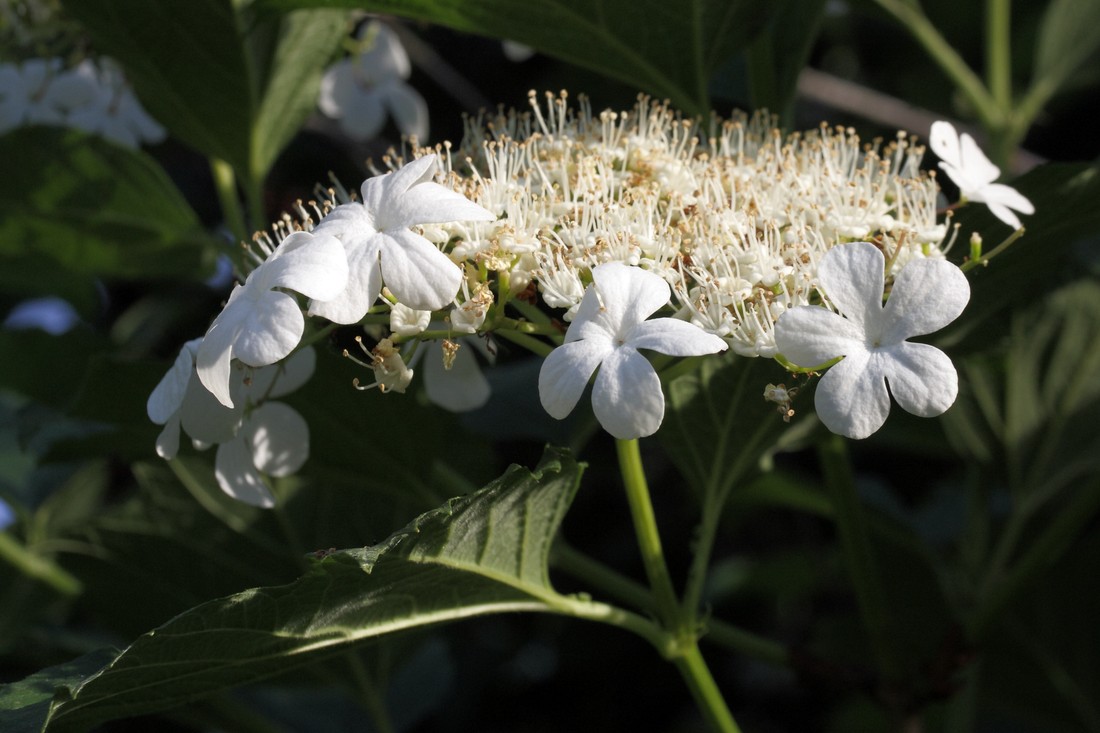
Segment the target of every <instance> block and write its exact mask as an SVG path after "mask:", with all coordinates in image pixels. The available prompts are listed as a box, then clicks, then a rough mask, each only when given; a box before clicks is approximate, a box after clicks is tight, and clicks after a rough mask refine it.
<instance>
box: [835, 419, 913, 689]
mask: <svg viewBox="0 0 1100 733" xmlns="http://www.w3.org/2000/svg"><path fill="white" fill-rule="evenodd" d="M819 455H820V458H821V467H822V469H823V471H824V474H825V483H826V484H827V485H828V487H829V489H830V491H831V493H832V495H833V503H834V504H835V508H836V523H837V532H838V533H839V535H840V545H841V550H842V551H843V553H844V561H845V565H846V566H847V569H848V575H849V576H850V578H851V581H852V586H853V588H854V590H855V594H856V603H857V604H858V606H859V611H860V615H861V616H862V617H863V623H864V625H865V626H866V627H867V635H868V636H869V637H870V641H871V649H872V652H873V653H874V656H875V662H876V665H877V667H878V670H879V673H880V674H881V676H882V679H883V681H884V682H885V683H886V684H888V685H893V684H897V683H900V682H901V680H903V679H904V668H903V667H902V665H901V662H900V660H899V659H898V657H897V655H896V654H895V649H894V645H893V643H892V633H891V628H890V615H889V608H888V605H887V603H886V597H885V594H884V592H883V587H882V576H881V575H880V574H879V571H878V565H877V563H876V562H875V554H874V550H873V548H872V547H871V532H870V527H869V525H868V522H867V517H866V516H865V515H864V512H863V505H862V504H861V503H860V500H859V495H858V494H857V492H856V486H855V479H854V477H853V476H852V467H851V464H850V463H849V460H848V451H847V447H846V445H845V443H844V438H842V437H840V436H839V435H830V436H829V438H828V439H827V440H825V441H824V442H823V443H822V444H821V446H820V449H819Z"/></svg>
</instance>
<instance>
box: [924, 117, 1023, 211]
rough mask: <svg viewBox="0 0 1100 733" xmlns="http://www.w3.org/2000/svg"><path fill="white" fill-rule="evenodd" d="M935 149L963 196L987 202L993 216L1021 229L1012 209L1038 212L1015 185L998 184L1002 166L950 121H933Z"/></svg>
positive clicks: (929, 138) (933, 145)
mask: <svg viewBox="0 0 1100 733" xmlns="http://www.w3.org/2000/svg"><path fill="white" fill-rule="evenodd" d="M928 143H929V145H930V146H931V147H932V152H934V153H935V154H936V155H938V156H939V157H940V168H943V170H944V172H946V173H947V175H948V176H949V177H950V178H951V180H952V181H954V182H955V185H956V186H958V187H959V195H960V196H962V197H963V198H964V199H966V200H968V201H977V202H979V203H984V204H985V205H986V206H988V207H989V211H990V212H991V213H992V214H993V216H995V217H997V218H998V219H1000V220H1001V221H1003V222H1004V223H1005V224H1008V225H1009V226H1010V227H1012V228H1013V229H1019V228H1020V226H1021V225H1020V219H1019V218H1018V217H1017V216H1016V215H1015V214H1013V213H1012V209H1015V210H1016V211H1019V212H1021V213H1024V214H1034V213H1035V207H1034V206H1033V205H1032V204H1031V202H1030V201H1028V200H1027V198H1026V197H1024V195H1023V194H1021V193H1020V192H1018V191H1017V190H1016V189H1014V188H1012V187H1011V186H1006V185H1004V184H1002V183H994V181H996V180H997V179H998V178H999V177H1000V175H1001V169H1000V168H998V167H997V166H995V165H993V163H992V162H991V161H990V160H989V158H987V157H985V153H983V152H982V149H981V148H979V147H978V143H976V142H974V138H972V137H970V135H968V134H966V133H965V132H964V133H963V134H962V135H960V134H959V133H958V132H957V131H956V130H955V127H954V125H952V124H951V123H950V122H944V121H943V120H940V121H939V122H933V123H932V131H931V133H930V134H929V136H928Z"/></svg>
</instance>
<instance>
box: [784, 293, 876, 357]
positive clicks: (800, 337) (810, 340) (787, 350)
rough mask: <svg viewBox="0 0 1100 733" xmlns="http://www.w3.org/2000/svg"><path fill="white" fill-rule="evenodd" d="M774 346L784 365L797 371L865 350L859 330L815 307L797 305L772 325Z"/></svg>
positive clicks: (848, 322)
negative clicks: (789, 364)
mask: <svg viewBox="0 0 1100 733" xmlns="http://www.w3.org/2000/svg"><path fill="white" fill-rule="evenodd" d="M775 345H776V348H778V349H779V353H780V354H782V355H783V357H784V358H785V359H786V360H787V361H789V362H791V363H792V364H795V365H797V366H801V367H815V366H818V365H820V364H824V363H825V362H827V361H830V360H832V359H835V358H836V357H838V356H847V355H849V354H855V353H861V352H864V351H866V350H867V344H866V337H865V336H864V334H863V331H862V329H860V328H859V326H857V325H856V324H855V323H853V322H852V321H849V320H848V319H847V318H843V317H841V316H839V315H837V314H836V313H833V312H832V311H830V310H827V309H825V308H822V307H820V306H816V305H801V306H798V307H796V308H792V309H791V310H789V311H787V312H785V313H784V314H783V315H781V316H780V317H779V320H778V321H777V322H776V324H775Z"/></svg>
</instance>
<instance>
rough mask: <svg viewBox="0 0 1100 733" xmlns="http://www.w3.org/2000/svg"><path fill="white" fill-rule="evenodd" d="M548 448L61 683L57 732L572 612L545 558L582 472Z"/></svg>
mask: <svg viewBox="0 0 1100 733" xmlns="http://www.w3.org/2000/svg"><path fill="white" fill-rule="evenodd" d="M581 470H582V469H581V466H579V465H578V464H577V463H576V462H575V461H574V460H573V459H572V458H571V457H570V456H569V455H567V454H565V453H561V452H558V451H555V450H548V451H547V453H546V454H545V455H544V457H543V460H542V462H541V463H540V464H539V466H538V467H537V468H536V469H535V471H534V472H529V471H527V470H525V469H522V468H519V467H515V466H513V467H512V468H511V469H509V470H508V471H507V472H506V473H505V475H504V476H503V477H501V478H500V479H498V480H496V481H494V482H492V483H491V484H490V485H488V486H487V487H485V488H484V489H482V490H480V491H478V492H476V493H474V494H471V495H468V496H465V497H460V498H457V499H453V500H451V501H449V502H448V503H447V504H446V505H444V506H443V507H441V508H439V509H436V510H434V511H431V512H428V513H427V514H424V515H422V516H420V517H419V518H417V519H416V520H415V521H413V522H412V523H411V524H410V525H409V526H407V527H406V528H405V529H403V530H401V531H400V532H397V533H395V534H394V535H392V536H391V537H390V538H389V539H388V540H386V541H385V542H383V543H381V544H379V545H375V546H373V547H368V548H365V549H361V550H347V551H343V552H337V553H333V554H329V555H328V556H327V557H325V558H324V559H323V560H322V561H320V562H318V563H316V564H315V565H314V566H313V567H312V568H311V570H310V571H309V572H308V573H307V574H306V575H305V576H303V577H302V578H300V579H299V580H297V581H295V582H294V583H291V584H290V585H285V586H277V587H269V588H255V589H252V590H249V591H245V592H243V593H238V594H237V595H234V596H230V597H228V598H223V599H220V600H216V601H211V602H209V603H205V604H203V605H200V606H198V607H196V608H194V609H192V610H190V611H188V612H186V613H183V614H181V615H180V616H178V617H176V618H175V619H173V620H172V621H169V622H168V623H167V624H165V625H163V626H161V627H160V628H158V629H156V630H154V631H151V632H149V633H148V634H146V635H145V636H142V637H141V638H139V639H138V640H137V641H136V642H134V643H133V644H132V645H131V646H130V647H129V648H128V649H126V650H124V651H123V652H122V653H121V654H120V655H119V656H118V658H117V659H115V660H114V661H113V662H112V663H111V664H110V665H108V666H106V667H105V668H103V669H102V670H101V671H100V672H98V673H96V674H93V675H91V676H89V677H87V678H85V679H84V680H83V681H81V682H80V683H78V684H70V685H66V686H65V688H64V689H62V690H60V691H59V692H58V695H59V697H60V698H61V699H63V700H64V701H63V702H62V703H61V704H60V706H59V707H58V708H57V709H56V710H55V711H54V714H53V715H51V718H50V725H49V730H75V729H83V728H86V727H88V726H91V725H94V724H95V723H97V722H101V721H104V720H109V719H112V718H115V717H120V716H127V715H134V714H139V713H142V712H148V711H153V710H161V709H165V708H168V707H171V706H175V705H179V704H181V703H184V702H186V701H188V700H193V699H196V698H199V697H201V696H203V695H206V694H209V693H211V692H214V691H217V690H221V689H225V688H227V687H232V686H236V685H240V684H243V683H245V682H250V681H253V680H256V679H260V678H263V677H268V676H271V675H274V674H277V673H279V672H285V671H286V670H287V669H290V668H292V667H294V666H296V665H301V664H306V663H309V662H312V661H316V660H318V659H321V658H323V657H325V656H326V655H328V654H331V653H334V652H337V651H341V650H346V649H348V648H349V647H351V646H353V645H356V644H361V643H363V642H365V641H368V640H370V639H374V638H377V637H380V636H383V635H386V634H391V633H394V632H397V631H401V630H405V629H413V628H417V627H423V626H426V625H429V624H436V623H442V622H448V621H457V620H460V619H464V618H470V617H473V616H479V615H484V614H490V613H501V612H510V611H544V612H554V611H563V612H564V611H565V610H566V609H567V608H568V607H569V605H570V604H571V603H574V604H575V603H582V604H583V603H584V602H583V601H573V600H571V599H568V598H565V597H563V596H559V595H558V594H556V593H555V592H554V590H553V589H552V588H551V586H550V583H549V579H548V571H547V556H548V553H549V550H550V545H551V543H552V541H553V539H554V536H555V535H556V533H557V529H558V526H559V524H560V523H561V520H562V518H563V516H564V515H565V512H566V510H567V509H568V508H569V505H570V503H571V501H572V499H573V496H574V494H575V492H576V490H577V486H578V482H579V479H580V473H581Z"/></svg>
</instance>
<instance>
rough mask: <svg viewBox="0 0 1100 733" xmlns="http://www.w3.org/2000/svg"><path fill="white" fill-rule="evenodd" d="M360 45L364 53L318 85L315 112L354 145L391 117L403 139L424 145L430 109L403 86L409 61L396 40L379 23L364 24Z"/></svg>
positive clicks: (340, 65) (332, 70)
mask: <svg viewBox="0 0 1100 733" xmlns="http://www.w3.org/2000/svg"><path fill="white" fill-rule="evenodd" d="M359 41H360V42H361V43H369V44H370V45H369V46H368V48H367V50H366V51H364V52H363V53H360V54H357V55H355V56H351V57H348V58H346V59H344V60H342V61H338V62H336V63H335V64H334V65H333V66H331V67H330V68H329V69H328V70H327V71H326V72H325V75H324V77H323V78H322V79H321V96H320V98H319V100H318V106H319V107H320V108H321V111H322V112H324V113H325V115H327V116H328V117H332V118H334V119H336V120H339V122H340V128H341V129H342V130H343V131H344V132H345V133H346V134H347V135H348V136H349V137H351V138H352V139H353V140H366V139H368V138H372V137H374V136H375V135H377V134H378V132H379V131H380V130H381V129H382V126H383V125H385V124H386V114H387V112H388V113H389V114H391V115H393V119H394V122H395V123H396V124H397V128H398V129H399V130H401V132H402V134H404V135H415V136H416V138H417V139H418V140H419V141H420V142H421V143H423V142H424V141H425V140H426V139H427V137H428V104H427V102H425V101H424V98H423V97H422V96H420V93H419V92H418V91H416V90H415V89H414V88H412V87H411V86H409V85H408V84H407V83H405V80H406V79H408V78H409V74H410V73H411V72H412V64H410V63H409V55H408V54H407V53H406V52H405V48H404V47H403V46H402V45H401V41H399V40H398V38H397V35H396V34H395V33H394V32H393V31H392V30H390V29H389V27H387V26H385V25H383V24H382V23H378V22H371V23H367V24H366V25H364V26H363V28H362V30H361V31H360V32H359Z"/></svg>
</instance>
